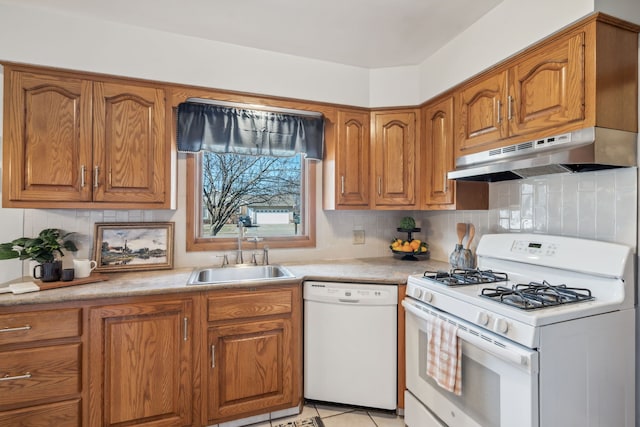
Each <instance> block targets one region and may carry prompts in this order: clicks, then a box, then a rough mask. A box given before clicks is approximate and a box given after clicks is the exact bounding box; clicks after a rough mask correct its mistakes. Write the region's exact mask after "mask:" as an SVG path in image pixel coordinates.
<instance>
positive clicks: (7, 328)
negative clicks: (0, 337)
mask: <svg viewBox="0 0 640 427" xmlns="http://www.w3.org/2000/svg"><path fill="white" fill-rule="evenodd" d="M29 329H31V325H25V326H17V327H15V328H9V327H6V328H2V329H0V332H16V331H28V330H29Z"/></svg>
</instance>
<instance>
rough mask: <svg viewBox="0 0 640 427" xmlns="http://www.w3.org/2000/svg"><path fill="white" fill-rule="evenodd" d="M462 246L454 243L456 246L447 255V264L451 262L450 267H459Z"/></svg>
mask: <svg viewBox="0 0 640 427" xmlns="http://www.w3.org/2000/svg"><path fill="white" fill-rule="evenodd" d="M463 250H464V248H463V246H462V245H460V244H456V248H455V249H454V250H453V252H451V255H449V264H451V268H459V263H460V253H461V251H463Z"/></svg>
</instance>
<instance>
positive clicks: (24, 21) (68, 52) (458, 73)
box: [0, 0, 637, 282]
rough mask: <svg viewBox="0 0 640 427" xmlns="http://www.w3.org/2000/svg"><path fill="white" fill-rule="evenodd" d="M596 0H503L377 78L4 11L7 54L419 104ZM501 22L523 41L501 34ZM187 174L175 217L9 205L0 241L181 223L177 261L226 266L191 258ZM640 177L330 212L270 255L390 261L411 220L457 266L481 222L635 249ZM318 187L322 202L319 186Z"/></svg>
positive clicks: (510, 186)
mask: <svg viewBox="0 0 640 427" xmlns="http://www.w3.org/2000/svg"><path fill="white" fill-rule="evenodd" d="M611 1H613V0H611ZM625 1H626V0H625ZM629 1H637V0H629ZM534 3H535V5H536V7H533V6H532V4H534ZM590 5H592V2H591V1H584V0H582V1H580V0H563V1H562V2H555V1H552V0H541V1H539V2H527V1H525V0H505V1H504V2H503V3H502V4H501V5H500V6H498V7H497V8H496V9H495V10H494V11H492V12H490V13H489V14H487V15H486V16H485V17H483V18H482V19H480V20H479V21H478V22H477V23H476V24H475V25H474V26H473V27H472V28H470V29H469V30H468V31H467V32H465V33H464V34H463V35H461V36H460V37H458V38H457V39H456V40H454V41H452V43H450V44H449V45H447V46H446V47H445V48H443V49H442V50H441V51H439V52H438V53H436V55H434V57H432V58H429V59H428V60H427V61H425V62H424V63H423V64H421V65H420V66H416V67H400V68H388V69H379V70H371V71H368V70H363V69H359V68H356V67H347V66H342V65H337V64H330V63H326V62H321V61H312V60H306V59H302V58H295V57H290V56H287V55H279V54H272V53H268V52H260V51H255V50H251V49H243V48H238V47H233V46H230V45H223V44H219V43H211V42H204V41H202V40H196V39H189V38H185V37H179V36H174V35H170V34H167V33H161V32H155V31H148V30H142V29H139V28H133V27H127V26H119V25H115V24H112V23H105V22H98V21H86V20H82V21H79V20H76V19H73V18H70V17H68V16H59V15H55V14H53V13H44V12H38V11H35V10H27V9H23V8H20V7H17V6H6V5H2V4H0V59H3V60H8V61H15V62H26V63H34V64H42V65H50V66H57V67H62V68H72V69H79V70H87V71H96V72H103V73H111V74H118V75H125V76H133V77H140V78H149V79H158V80H165V81H172V82H178V83H187V84H197V85H203V86H209V87H216V88H223V89H236V90H242V91H247V92H257V93H262V94H272V95H278V96H287V97H295V98H304V99H310V100H321V101H330V102H339V103H345V104H350V105H360V106H368V105H373V106H376V105H380V106H382V105H412V104H417V103H419V102H421V101H422V100H424V99H426V98H428V97H430V96H432V95H433V94H437V93H440V92H442V91H443V90H446V89H447V88H449V87H450V86H452V85H454V84H457V83H459V82H460V81H461V80H463V79H464V78H466V77H468V76H470V75H472V74H475V73H477V72H478V71H480V70H481V69H483V68H485V67H487V66H489V65H492V64H493V63H495V62H497V61H500V60H502V59H504V57H505V56H507V55H510V54H512V53H513V52H515V51H517V50H520V49H522V48H524V47H525V46H526V45H527V44H528V43H530V42H533V41H536V40H538V39H539V38H541V37H543V36H545V35H546V34H548V33H550V32H552V31H554V30H556V29H558V28H560V27H562V26H564V25H566V24H568V23H569V22H571V21H573V20H575V19H578V18H579V17H581V16H583V15H585V14H587V13H589V12H591V11H592V10H593V8H592V6H590ZM537 7H539V8H540V10H537V9H536V8H537ZM534 9H535V10H534ZM522 17H526V19H522ZM511 21H513V22H511ZM497 24H504V25H505V28H508V29H509V30H510V31H509V32H514V31H515V32H516V35H515V36H514V35H511V34H508V33H509V32H505V34H501V33H500V34H497V35H496V29H495V28H496V26H497ZM498 27H499V25H498ZM489 42H490V43H489ZM487 46H488V47H487ZM201 52H206V53H207V54H206V55H202V54H201ZM256 64H259V65H260V67H257V66H256ZM1 74H2V72H1V69H0V77H2V75H1ZM308 79H311V80H312V82H311V83H309V80H308ZM1 90H2V88H1V87H0V95H1ZM0 117H1V114H0ZM185 175H186V173H185V160H184V158H183V157H182V156H179V157H178V208H177V210H175V211H170V210H158V211H140V210H134V211H115V210H53V209H50V210H34V209H25V210H22V209H0V241H2V242H4V241H9V240H12V239H14V238H16V237H19V236H20V235H28V236H32V235H35V234H37V232H39V231H40V230H41V229H42V228H45V227H57V228H63V229H65V230H67V231H75V232H77V240H78V245H79V248H80V251H79V253H78V256H79V257H86V256H90V254H91V249H92V245H93V227H94V224H95V223H96V222H111V221H118V222H129V221H175V223H176V239H175V255H176V260H175V264H176V266H179V267H180V266H194V265H201V264H211V263H214V262H218V260H216V259H215V258H214V255H216V254H215V253H209V252H202V253H193V252H190V253H187V252H186V249H185V223H186V218H185V210H186V208H185V206H186V202H185V194H184V193H185V192H184V188H185V187H186V182H185V181H186V176H185ZM635 180H636V171H635V169H624V170H615V171H606V172H598V173H595V174H582V175H575V176H564V177H563V176H551V177H548V178H539V179H535V180H533V179H532V180H524V181H516V182H509V183H496V184H491V195H490V196H491V197H490V198H491V202H490V203H491V209H490V210H489V211H480V212H473V211H459V212H402V211H397V212H361V211H347V212H345V211H340V212H333V211H322V210H320V211H319V212H318V214H317V247H316V248H315V249H302V250H300V249H297V250H272V252H271V254H270V258H271V261H272V262H284V261H293V260H313V259H319V258H349V257H367V256H389V251H388V244H389V241H390V239H391V238H392V237H394V236H395V235H397V234H398V233H397V232H396V231H395V229H396V227H397V224H398V223H399V220H400V218H402V217H403V216H405V215H407V214H410V215H413V216H414V217H415V218H416V220H417V221H418V223H419V226H421V227H422V228H423V231H422V232H421V233H419V234H417V235H416V236H415V237H416V238H420V239H422V240H427V241H428V242H429V244H430V245H431V249H432V254H433V255H432V257H433V258H434V259H438V260H447V258H448V253H449V252H450V251H451V249H452V248H453V244H454V242H455V241H456V237H455V223H456V222H474V223H475V224H476V226H477V230H478V237H479V236H480V235H482V234H483V233H487V232H499V231H537V232H550V233H551V232H553V233H558V234H564V235H571V236H580V237H585V238H601V239H603V240H610V241H615V242H620V243H625V244H629V245H632V246H635V236H636V234H637V227H636V219H635V218H636V215H637V200H636V195H635V190H634V189H635V185H636V182H635ZM317 190H318V191H317V193H318V195H321V193H322V187H321V184H320V182H319V183H318V185H317ZM318 206H321V201H320V198H319V200H318ZM23 217H24V219H23ZM353 229H364V230H365V244H364V245H353V244H352V237H351V236H352V231H353ZM398 237H400V236H398ZM476 242H477V239H476ZM65 262H66V263H68V262H69V260H66V261H65ZM25 271H26V269H25ZM19 274H20V263H18V262H15V261H1V262H0V282H2V281H4V280H8V279H12V278H14V277H17V276H18V275H19Z"/></svg>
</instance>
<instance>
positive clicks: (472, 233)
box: [467, 224, 476, 249]
mask: <svg viewBox="0 0 640 427" xmlns="http://www.w3.org/2000/svg"><path fill="white" fill-rule="evenodd" d="M475 235H476V227H474V225H473V224H469V241H468V242H467V249H469V248H470V247H471V241H472V240H473V238H474V237H475Z"/></svg>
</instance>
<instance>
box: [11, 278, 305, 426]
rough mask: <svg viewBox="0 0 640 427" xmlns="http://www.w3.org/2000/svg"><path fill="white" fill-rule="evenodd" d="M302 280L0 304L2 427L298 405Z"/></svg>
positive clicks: (172, 418)
mask: <svg viewBox="0 0 640 427" xmlns="http://www.w3.org/2000/svg"><path fill="white" fill-rule="evenodd" d="M301 311H302V293H301V289H300V283H290V284H279V285H273V286H257V287H253V288H241V289H226V290H216V291H196V292H190V293H185V294H167V295H153V296H151V295H149V296H138V297H122V298H112V299H101V300H90V301H76V302H72V301H69V302H64V303H57V304H46V305H44V304H33V305H22V306H10V307H2V314H0V426H2V427H27V426H29V427H36V426H37V427H80V426H91V427H98V426H100V427H105V426H147V427H150V426H153V427H163V426H172V427H179V426H196V427H197V426H205V425H211V424H217V423H219V422H223V421H230V420H235V419H241V418H245V417H249V416H253V415H258V414H263V413H269V412H273V411H279V410H282V409H289V408H292V407H296V406H300V405H301V404H302V316H301Z"/></svg>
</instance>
